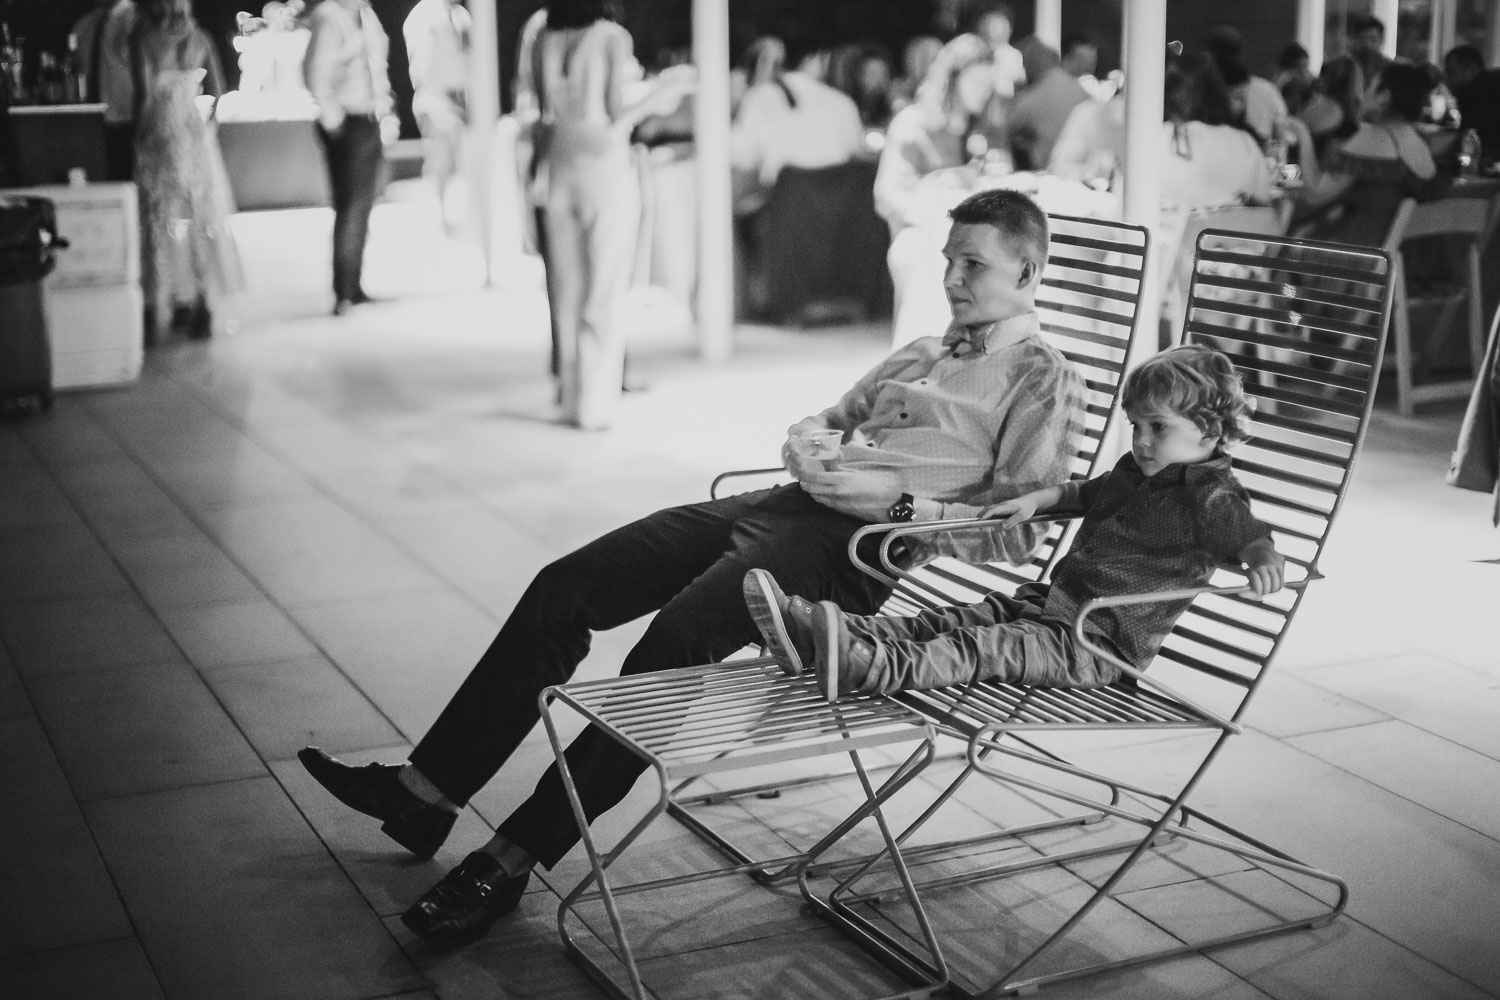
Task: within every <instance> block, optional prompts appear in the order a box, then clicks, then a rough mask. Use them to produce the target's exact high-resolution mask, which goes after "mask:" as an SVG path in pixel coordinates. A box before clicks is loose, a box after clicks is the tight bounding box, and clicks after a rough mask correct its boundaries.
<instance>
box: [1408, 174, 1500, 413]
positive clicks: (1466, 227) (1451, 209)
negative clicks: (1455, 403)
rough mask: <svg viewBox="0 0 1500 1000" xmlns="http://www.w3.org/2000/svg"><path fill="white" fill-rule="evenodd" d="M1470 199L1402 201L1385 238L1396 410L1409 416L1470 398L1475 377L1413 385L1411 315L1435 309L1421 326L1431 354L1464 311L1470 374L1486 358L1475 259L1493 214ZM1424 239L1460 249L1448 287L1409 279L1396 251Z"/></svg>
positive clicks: (1415, 354)
mask: <svg viewBox="0 0 1500 1000" xmlns="http://www.w3.org/2000/svg"><path fill="white" fill-rule="evenodd" d="M1481 205H1483V203H1482V202H1479V201H1478V200H1477V199H1473V198H1444V199H1441V200H1439V201H1428V202H1418V201H1415V200H1413V199H1410V198H1408V199H1406V200H1405V201H1403V202H1402V203H1401V206H1400V208H1398V209H1397V210H1396V217H1395V219H1394V220H1393V221H1392V223H1391V228H1390V232H1389V234H1388V235H1387V237H1386V241H1385V245H1384V247H1385V251H1386V252H1387V253H1389V254H1391V255H1392V258H1393V259H1394V260H1395V262H1396V278H1395V286H1396V301H1395V306H1394V309H1395V312H1394V317H1393V320H1392V326H1391V339H1392V342H1393V346H1394V347H1395V365H1396V409H1397V411H1398V412H1399V413H1400V414H1401V415H1402V416H1407V417H1409V416H1411V415H1412V414H1414V413H1415V412H1416V408H1417V406H1418V405H1420V404H1422V403H1429V402H1433V401H1436V400H1443V399H1463V398H1466V397H1467V396H1468V394H1469V390H1470V388H1471V386H1472V385H1473V378H1472V377H1468V378H1462V379H1449V380H1446V381H1429V382H1424V383H1422V384H1420V385H1419V384H1417V382H1416V376H1417V358H1418V351H1417V349H1416V348H1415V347H1414V345H1413V340H1414V338H1413V335H1412V330H1413V324H1412V320H1411V314H1412V313H1413V312H1414V311H1418V310H1436V311H1437V318H1436V319H1435V320H1434V321H1433V322H1431V323H1423V324H1422V325H1421V327H1420V328H1421V329H1424V330H1426V331H1427V336H1426V337H1425V338H1423V339H1424V340H1425V344H1426V347H1427V348H1428V351H1429V354H1431V353H1435V351H1436V348H1438V347H1439V346H1440V345H1441V344H1442V343H1443V341H1444V339H1445V334H1446V333H1447V332H1448V330H1449V329H1450V327H1451V324H1452V320H1453V317H1454V315H1455V313H1456V312H1457V311H1458V309H1459V307H1460V306H1463V307H1464V308H1465V312H1464V319H1465V322H1466V325H1467V329H1468V346H1469V360H1470V364H1471V370H1472V371H1473V372H1475V373H1477V372H1478V371H1479V370H1480V365H1481V363H1482V362H1483V359H1484V330H1483V324H1484V319H1483V315H1482V311H1483V301H1482V300H1483V297H1484V289H1483V283H1482V281H1481V278H1480V270H1479V258H1480V253H1481V251H1482V250H1483V244H1484V241H1485V238H1486V237H1487V236H1488V235H1489V233H1490V226H1491V221H1492V216H1493V215H1495V214H1496V213H1495V212H1494V211H1493V210H1492V209H1490V208H1489V207H1488V206H1485V207H1481ZM1423 237H1447V238H1449V239H1450V240H1452V241H1454V243H1455V244H1457V245H1458V246H1460V247H1461V248H1462V255H1463V269H1462V274H1460V275H1456V276H1455V277H1456V279H1457V280H1456V281H1455V282H1454V283H1452V284H1439V285H1422V284H1416V283H1414V282H1412V281H1409V280H1408V278H1407V265H1406V264H1405V262H1404V261H1403V260H1402V257H1401V253H1400V249H1401V247H1402V245H1403V244H1405V243H1407V242H1408V241H1410V240H1415V239H1420V238H1423Z"/></svg>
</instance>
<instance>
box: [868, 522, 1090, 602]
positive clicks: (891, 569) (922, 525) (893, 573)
mask: <svg viewBox="0 0 1500 1000" xmlns="http://www.w3.org/2000/svg"><path fill="white" fill-rule="evenodd" d="M1079 516H1080V515H1078V514H1038V515H1036V516H1035V517H1030V518H1027V519H1026V520H1025V521H1022V522H1020V523H1022V524H1038V523H1042V522H1050V521H1071V520H1072V519H1074V518H1076V517H1079ZM975 528H991V529H999V528H1000V522H999V521H998V520H996V519H995V518H992V517H959V518H954V519H952V520H949V521H916V522H907V523H902V524H867V525H865V526H864V527H863V528H860V529H859V530H858V531H856V532H855V533H854V535H853V536H852V537H851V538H850V539H849V561H850V562H851V563H853V564H854V568H855V569H857V570H859V571H860V572H861V573H863V574H865V575H866V576H869V577H873V578H874V579H876V580H879V581H880V582H881V583H884V584H885V585H886V586H888V587H894V586H896V583H897V578H898V577H900V576H901V573H902V570H901V567H899V566H897V565H896V564H895V563H893V562H892V561H891V546H892V545H894V544H895V543H896V540H897V539H900V538H906V537H908V536H912V535H937V534H946V533H947V532H950V531H972V530H974V529H975ZM1006 530H1009V529H1006ZM880 534H883V535H885V537H884V538H883V539H881V541H880V548H879V550H878V552H877V555H878V556H879V559H880V566H879V567H878V568H877V567H875V566H872V565H870V564H869V563H867V562H865V561H864V559H862V558H861V557H860V555H859V546H860V543H861V542H863V541H864V540H865V539H866V538H869V537H871V536H872V535H880Z"/></svg>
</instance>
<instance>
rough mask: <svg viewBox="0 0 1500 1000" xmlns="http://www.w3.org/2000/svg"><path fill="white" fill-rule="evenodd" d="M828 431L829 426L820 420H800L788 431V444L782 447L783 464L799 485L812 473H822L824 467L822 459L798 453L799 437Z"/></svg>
mask: <svg viewBox="0 0 1500 1000" xmlns="http://www.w3.org/2000/svg"><path fill="white" fill-rule="evenodd" d="M826 430H829V427H828V425H827V424H824V423H822V422H821V421H818V420H799V421H797V422H796V423H795V424H793V425H792V426H790V427H788V428H787V429H786V442H785V443H784V444H782V446H781V464H782V465H783V466H785V468H786V471H787V472H790V473H791V474H792V478H793V479H795V480H797V481H798V482H799V483H800V482H801V481H802V477H803V476H805V475H807V474H808V473H810V472H822V471H823V469H824V465H823V462H822V460H821V459H815V458H808V457H807V456H806V455H803V454H800V453H799V452H798V451H797V436H798V435H800V434H807V433H810V432H812V431H826Z"/></svg>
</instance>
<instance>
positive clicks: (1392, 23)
mask: <svg viewBox="0 0 1500 1000" xmlns="http://www.w3.org/2000/svg"><path fill="white" fill-rule="evenodd" d="M1370 13H1372V14H1374V15H1375V16H1376V17H1378V18H1379V19H1380V23H1381V24H1383V25H1385V44H1384V45H1382V46H1381V47H1380V51H1381V52H1384V53H1385V54H1386V57H1387V58H1389V59H1394V58H1396V25H1397V24H1398V22H1399V19H1400V14H1401V0H1375V5H1374V10H1372V11H1371V12H1370Z"/></svg>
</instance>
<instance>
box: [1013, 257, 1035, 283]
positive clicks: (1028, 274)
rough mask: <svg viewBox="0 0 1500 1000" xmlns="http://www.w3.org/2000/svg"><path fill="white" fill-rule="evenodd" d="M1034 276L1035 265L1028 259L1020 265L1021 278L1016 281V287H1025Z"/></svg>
mask: <svg viewBox="0 0 1500 1000" xmlns="http://www.w3.org/2000/svg"><path fill="white" fill-rule="evenodd" d="M1035 277H1036V265H1035V264H1033V263H1032V262H1031V261H1029V260H1028V261H1026V262H1025V263H1024V264H1022V265H1021V278H1020V280H1019V281H1017V282H1016V287H1017V288H1025V287H1026V286H1027V285H1029V284H1031V282H1032V279H1033V278H1035Z"/></svg>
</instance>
